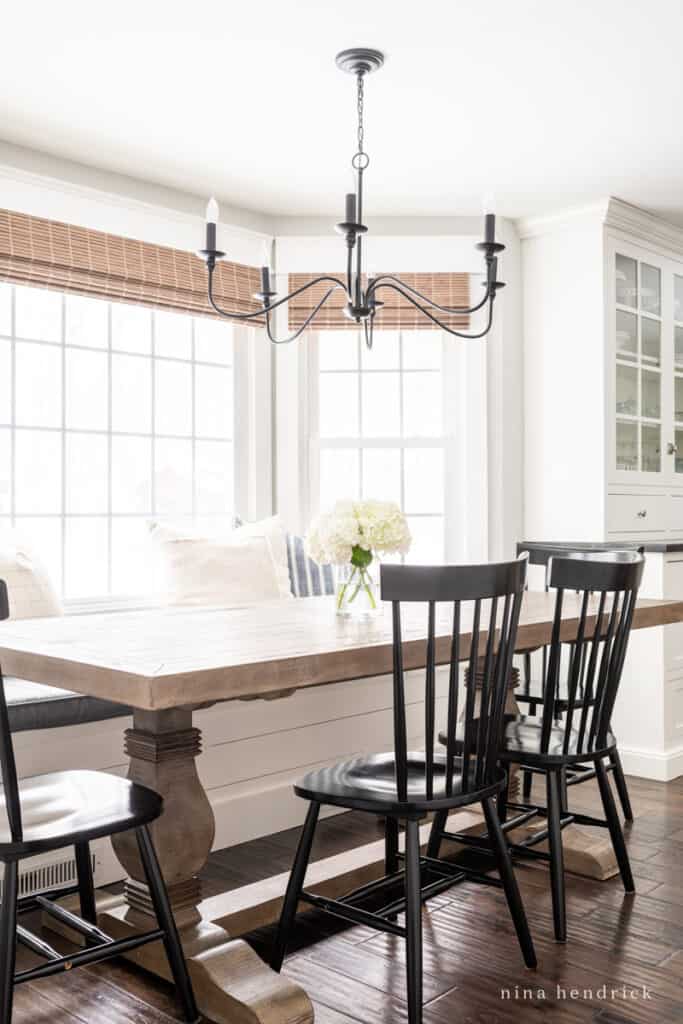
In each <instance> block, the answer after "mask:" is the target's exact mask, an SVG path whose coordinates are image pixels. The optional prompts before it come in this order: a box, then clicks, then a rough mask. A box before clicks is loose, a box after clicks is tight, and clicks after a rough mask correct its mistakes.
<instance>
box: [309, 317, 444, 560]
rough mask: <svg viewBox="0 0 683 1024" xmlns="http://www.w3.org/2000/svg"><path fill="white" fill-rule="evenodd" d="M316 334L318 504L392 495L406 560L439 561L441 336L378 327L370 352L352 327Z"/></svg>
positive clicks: (441, 531)
mask: <svg viewBox="0 0 683 1024" xmlns="http://www.w3.org/2000/svg"><path fill="white" fill-rule="evenodd" d="M317 339H318V347H317V354H318V375H317V388H318V393H317V411H318V416H317V418H318V448H319V456H318V459H319V461H318V495H317V499H318V507H319V509H320V510H323V511H324V510H325V509H328V508H330V507H331V506H332V505H333V504H334V502H335V501H336V500H338V499H343V498H352V499H358V498H377V499H381V500H392V501H396V502H397V503H398V504H399V505H400V507H401V508H402V509H403V511H404V512H405V513H406V516H407V518H408V522H409V524H410V529H411V532H412V534H413V545H412V548H411V551H410V554H409V555H408V557H407V559H406V560H407V561H412V562H430V561H435V562H439V561H443V559H444V555H445V536H444V531H445V523H446V509H445V466H446V450H447V443H448V442H447V438H446V434H445V428H444V410H443V381H444V377H443V338H442V336H441V333H440V332H438V331H381V332H380V331H378V332H376V333H375V338H374V344H373V348H372V350H371V351H368V350H367V348H366V346H365V344H364V342H363V341H362V339H361V336H360V334H356V332H354V333H353V334H350V332H348V331H343V332H341V331H320V332H318V335H317ZM314 498H315V496H314Z"/></svg>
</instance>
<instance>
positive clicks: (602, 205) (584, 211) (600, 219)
mask: <svg viewBox="0 0 683 1024" xmlns="http://www.w3.org/2000/svg"><path fill="white" fill-rule="evenodd" d="M611 201H612V200H611V199H599V200H597V201H596V202H594V203H588V204H587V205H585V206H576V207H571V208H570V209H568V210H567V209H566V210H559V211H558V212H557V213H549V214H545V215H543V216H540V217H520V218H519V219H517V220H516V221H515V225H516V227H517V232H518V234H519V237H520V239H525V238H538V237H539V236H540V235H549V234H552V233H553V232H555V231H561V230H563V229H564V228H569V227H575V226H577V225H579V224H581V223H594V224H601V223H604V220H605V217H606V215H607V209H608V206H609V204H610V202H611Z"/></svg>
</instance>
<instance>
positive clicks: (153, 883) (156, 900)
mask: <svg viewBox="0 0 683 1024" xmlns="http://www.w3.org/2000/svg"><path fill="white" fill-rule="evenodd" d="M135 836H136V839H137V841H138V849H139V851H140V859H141V860H142V866H143V868H144V871H145V877H146V879H147V885H148V886H149V893H150V896H151V897H152V904H153V906H154V913H155V914H156V916H157V921H158V922H159V926H160V928H162V929H163V932H164V947H165V949H166V956H167V957H168V965H169V967H170V968H171V974H172V975H173V980H174V982H175V986H176V991H177V993H178V996H179V999H180V1004H181V1007H182V1011H183V1015H184V1017H185V1020H186V1021H188V1022H189V1024H194V1022H195V1021H198V1020H199V1010H198V1009H197V1004H196V1002H195V998H194V992H193V991H192V982H191V981H190V975H189V974H188V971H187V964H186V963H185V957H184V955H183V947H182V946H181V944H180V936H179V935H178V929H177V927H176V923H175V919H174V917H173V911H172V910H171V904H170V902H169V899H168V892H167V891H166V883H165V882H164V878H163V875H162V874H161V868H160V867H159V861H158V860H157V855H156V851H155V849H154V846H153V844H152V837H151V835H150V833H149V829H148V828H147V826H146V825H143V826H142V828H138V829H136V831H135Z"/></svg>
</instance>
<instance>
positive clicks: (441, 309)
mask: <svg viewBox="0 0 683 1024" xmlns="http://www.w3.org/2000/svg"><path fill="white" fill-rule="evenodd" d="M336 62H337V67H339V68H340V69H341V70H342V71H347V72H349V73H350V74H353V75H355V76H356V89H357V111H358V128H357V139H358V150H357V151H356V153H355V154H354V156H353V158H352V160H351V165H352V167H353V169H354V171H355V172H356V191H355V192H351V193H349V194H348V195H347V196H346V208H345V216H344V220H343V221H342V222H341V224H337V225H336V230H337V232H338V233H339V234H340V235H342V236H343V237H344V239H345V241H346V250H347V254H346V277H345V280H342V279H341V278H339V277H334V276H331V275H328V274H324V275H321V276H320V277H316V278H314V279H313V280H311V281H308V282H307V283H306V284H305V285H303V286H302V287H301V288H297V289H296V291H293V292H291V293H290V294H289V295H285V296H284V297H283V298H280V299H278V298H277V292H276V291H274V290H273V283H272V282H271V276H270V269H269V268H268V267H261V290H260V291H259V292H257V293H256V294H255V295H254V298H255V299H256V300H257V301H258V302H259V303H260V304H261V308H260V309H258V310H256V311H255V312H252V313H238V312H235V313H232V312H230V311H229V310H226V309H221V308H220V307H219V306H218V305H217V304H216V302H215V300H214V297H213V274H214V270H215V268H216V263H217V261H218V260H221V259H223V257H224V256H225V253H224V252H221V251H220V250H219V249H217V248H216V224H217V221H218V204H217V203H216V200H215V199H210V200H209V203H208V206H207V208H206V246H205V248H204V249H201V250H200V252H199V255H200V256H202V257H203V259H204V260H205V261H206V266H207V270H208V278H209V281H208V297H209V302H210V304H211V306H212V307H213V309H214V310H215V311H216V313H218V314H219V315H220V316H222V317H226V318H227V319H228V320H239V321H249V320H256V319H260V318H265V325H266V331H267V334H268V337H269V339H270V340H271V341H272V342H273V344H276V345H278V344H284V343H287V342H290V341H294V340H295V339H296V338H298V337H299V336H300V335H301V334H302V333H303V332H304V331H305V330H306V328H307V327H308V325H309V324H310V323H312V322H313V320H314V319H315V317H316V315H317V313H318V312H319V310H320V309H322V307H323V306H324V305H325V303H326V302H327V300H328V299H329V298H330V296H331V295H332V293H333V292H336V291H338V290H339V289H341V290H342V291H343V292H344V294H345V297H346V304H345V306H344V314H345V316H347V317H348V318H349V320H352V321H354V322H355V323H357V324H358V326H359V327H360V326H361V325H362V326H363V329H364V332H365V341H366V344H367V346H368V348H372V336H373V323H374V319H375V316H376V314H377V312H378V310H379V309H380V308H381V306H382V305H383V303H382V301H381V298H380V294H381V292H382V291H384V290H391V291H394V292H397V293H398V294H399V295H401V296H403V298H404V299H405V300H406V301H407V302H408V303H410V304H411V305H412V306H414V307H415V308H416V309H418V310H419V311H420V313H422V314H423V315H424V316H425V317H426V318H427V319H429V320H431V321H432V322H433V323H434V324H435V325H436V326H437V327H440V328H441V330H443V331H446V332H447V333H448V334H453V335H455V337H457V338H470V339H476V338H483V337H484V336H485V335H486V334H488V332H489V331H490V330H491V325H492V323H493V303H494V300H495V298H496V292H497V291H498V289H499V288H503V287H505V285H504V282H503V281H498V280H497V276H496V275H497V267H498V258H497V253H499V252H502V251H503V250H504V249H505V246H504V245H502V244H501V243H500V242H496V237H495V233H496V218H495V215H494V214H493V213H486V215H485V218H484V220H485V228H484V241H483V242H479V243H478V244H477V249H479V250H480V251H481V252H483V254H484V262H485V281H484V288H485V291H484V296H483V298H482V299H481V300H480V301H479V302H477V303H476V304H475V305H474V306H469V307H462V306H440V305H439V304H438V303H436V302H434V301H433V300H432V299H430V298H429V297H428V296H427V295H423V294H422V293H421V292H419V291H417V289H415V288H412V287H411V286H410V285H408V284H405V283H404V282H403V281H401V280H400V278H398V277H396V276H394V275H393V274H379V275H377V276H376V277H370V278H368V279H367V280H366V279H365V275H364V272H363V235H364V234H365V232H366V231H367V230H368V229H367V227H366V225H365V224H363V174H364V172H365V170H366V169H367V167H368V164H369V163H370V158H369V156H368V154H367V153H366V151H365V148H364V125H363V107H364V91H365V88H364V87H365V78H366V76H367V75H369V74H370V73H371V72H373V71H377V70H378V69H379V68H381V67H382V65H383V63H384V54H383V53H381V52H380V51H379V50H369V49H366V48H362V47H355V48H353V49H351V50H342V52H341V53H338V54H337V57H336ZM364 281H365V284H364ZM320 284H325V285H327V286H328V287H327V289H326V290H325V292H324V294H323V296H322V298H321V299H320V301H319V302H318V303H317V304H316V306H315V307H314V308H313V310H312V311H311V313H310V314H309V315H308V316H307V317H306V319H305V321H304V323H303V324H302V325H301V326H300V327H299V328H298V329H297V330H295V331H294V333H292V334H290V335H289V337H286V338H275V337H274V336H273V333H272V322H271V317H272V313H273V311H274V310H275V309H277V308H278V306H282V305H285V304H286V303H288V302H290V301H291V300H292V299H294V298H296V296H297V295H301V293H302V292H305V291H307V290H308V289H309V288H314V287H315V286H316V285H320ZM484 307H488V309H487V316H486V322H485V326H484V327H483V329H482V330H481V331H479V332H478V333H476V334H466V333H464V332H462V331H456V330H454V329H453V328H452V327H449V326H448V325H447V324H445V323H444V322H443V321H442V320H441V319H440V318H439V314H446V315H449V316H452V315H454V314H456V315H458V314H459V315H461V316H467V315H469V314H471V313H476V312H477V310H480V309H483V308H484Z"/></svg>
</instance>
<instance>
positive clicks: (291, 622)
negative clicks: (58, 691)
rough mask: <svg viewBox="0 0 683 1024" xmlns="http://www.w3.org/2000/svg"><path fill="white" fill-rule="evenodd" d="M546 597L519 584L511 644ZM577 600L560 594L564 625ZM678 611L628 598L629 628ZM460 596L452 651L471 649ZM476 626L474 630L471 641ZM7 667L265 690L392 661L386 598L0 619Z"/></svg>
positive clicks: (125, 683) (158, 686)
mask: <svg viewBox="0 0 683 1024" xmlns="http://www.w3.org/2000/svg"><path fill="white" fill-rule="evenodd" d="M553 611H554V596H553V595H552V594H546V593H544V592H540V591H528V592H527V593H526V594H525V595H524V602H523V606H522V613H521V617H520V624H519V631H518V638H517V645H516V646H517V649H518V650H525V649H530V648H534V647H538V646H540V645H542V644H545V643H548V642H549V640H550V631H551V625H552V618H553ZM451 614H452V613H451V606H450V605H440V606H437V621H436V625H437V660H438V661H440V662H445V661H447V660H448V657H449V653H450V643H449V635H450V633H449V631H450V626H451ZM577 615H578V600H577V599H576V598H574V596H573V595H569V594H565V600H564V605H563V621H564V625H563V636H564V637H565V638H567V639H568V638H570V637H571V636H572V633H573V632H574V633H575V630H576V621H577ZM681 621H683V601H673V600H657V601H655V600H645V599H641V600H639V601H638V605H637V608H636V612H635V616H634V623H633V625H634V628H636V629H640V628H645V627H649V626H661V625H666V624H669V623H674V622H681ZM426 626H427V621H426V610H425V608H424V607H422V606H410V605H405V606H404V613H403V638H404V642H405V646H404V661H405V666H406V668H417V667H419V666H421V665H424V663H425V643H424V640H425V637H426ZM469 629H470V624H469V622H468V618H467V615H466V614H465V608H464V607H463V614H462V622H461V638H462V642H461V655H462V657H463V658H464V657H467V656H468V655H469V646H470V640H471V637H470V632H469ZM485 637H486V634H485V633H484V632H482V634H481V644H482V648H483V643H484V642H485ZM0 665H1V666H2V671H3V672H4V673H5V674H6V675H16V676H20V677H22V678H24V679H32V680H34V681H35V682H42V683H47V684H49V685H53V686H59V687H64V688H67V689H71V690H76V691H78V692H79V693H84V694H87V695H89V696H93V697H101V698H104V699H106V700H111V701H115V702H119V703H122V704H128V705H131V706H132V707H136V708H140V709H146V710H160V709H164V708H173V707H180V706H186V705H193V704H201V703H209V702H214V701H221V700H233V699H238V698H248V697H259V696H264V697H265V696H268V695H269V694H271V695H272V694H275V693H278V692H280V691H282V690H289V689H300V688H302V687H306V686H317V685H320V684H323V683H332V682H337V681H340V680H345V679H357V678H362V677H364V676H373V675H380V674H382V673H385V672H390V671H391V614H390V606H388V605H387V606H385V607H384V608H383V614H382V615H380V616H378V617H377V618H376V619H374V620H372V621H370V622H361V621H355V620H351V619H342V618H339V617H338V616H337V615H335V609H334V598H331V597H319V598H299V599H293V600H291V601H272V602H265V603H262V604H258V605H251V606H247V607H230V608H227V607H223V608H163V609H153V610H143V611H131V612H119V613H111V612H108V613H99V614H96V615H71V616H64V617H62V618H51V619H29V620H22V621H11V620H10V621H7V622H2V623H0Z"/></svg>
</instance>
